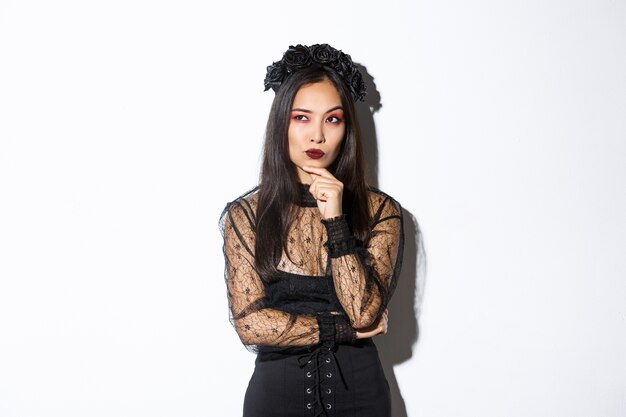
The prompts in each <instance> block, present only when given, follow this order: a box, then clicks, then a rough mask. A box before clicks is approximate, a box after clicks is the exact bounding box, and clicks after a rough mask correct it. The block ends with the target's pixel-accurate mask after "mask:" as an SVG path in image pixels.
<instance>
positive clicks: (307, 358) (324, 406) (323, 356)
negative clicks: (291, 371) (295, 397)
mask: <svg viewBox="0 0 626 417" xmlns="http://www.w3.org/2000/svg"><path fill="white" fill-rule="evenodd" d="M298 362H299V363H300V368H305V367H307V365H311V364H312V369H310V370H308V371H307V372H306V374H305V376H306V380H307V381H308V380H309V378H313V377H315V385H314V386H312V387H311V386H308V384H306V385H307V387H306V393H307V395H310V394H313V391H315V400H314V401H312V402H308V403H307V404H306V407H307V409H308V410H316V409H317V407H318V406H319V411H317V412H316V413H315V414H314V417H319V416H332V415H334V410H333V409H332V407H333V404H332V399H331V400H328V401H326V403H324V402H323V401H322V397H323V396H324V395H327V396H330V397H331V398H333V397H334V395H333V394H334V393H333V391H332V388H331V387H330V386H326V389H324V386H323V385H324V382H326V381H328V382H330V380H331V378H332V377H333V367H332V366H331V365H333V364H334V369H335V370H336V372H337V373H338V374H339V377H340V379H341V382H342V383H343V385H344V387H345V388H346V389H348V385H347V384H346V380H345V378H344V376H343V373H342V372H341V368H340V367H339V361H337V357H336V356H335V352H334V350H333V347H332V346H328V345H326V344H325V345H321V346H319V347H317V348H316V349H315V350H314V351H312V352H311V353H307V354H306V355H302V356H300V357H298ZM324 367H328V368H330V370H328V371H327V372H326V373H324V369H323V368H324ZM328 385H330V384H328Z"/></svg>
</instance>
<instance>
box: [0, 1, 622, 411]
mask: <svg viewBox="0 0 626 417" xmlns="http://www.w3.org/2000/svg"><path fill="white" fill-rule="evenodd" d="M323 42H328V43H330V44H331V45H333V46H335V47H337V48H339V49H342V50H344V51H346V52H348V53H350V54H351V55H352V57H353V59H354V60H355V61H357V62H359V63H360V64H362V65H363V66H364V67H366V69H367V73H368V74H369V75H370V76H371V77H373V82H374V83H375V88H372V87H373V85H370V87H371V88H370V91H372V92H373V94H372V95H371V96H370V102H369V106H371V107H372V108H374V110H376V111H375V112H374V113H373V115H372V113H371V112H369V109H368V105H365V106H360V113H361V115H365V116H366V117H364V125H365V126H364V127H365V130H366V137H367V138H369V140H370V144H369V145H368V156H369V159H370V161H373V162H375V163H377V166H378V172H379V175H378V176H377V178H374V180H377V181H374V182H377V183H378V185H379V187H380V188H381V189H383V190H384V191H386V192H387V193H389V194H391V195H392V196H393V197H395V198H396V199H397V200H399V201H400V202H401V203H402V204H403V206H404V208H405V214H406V216H407V217H406V223H407V224H406V227H407V253H406V256H405V269H404V272H403V274H402V277H401V282H400V284H399V287H398V290H397V292H396V295H395V296H394V300H393V301H392V305H391V315H390V329H389V334H388V335H386V336H383V337H379V338H377V339H376V342H377V344H378V345H379V348H380V352H381V357H382V361H383V364H384V366H385V370H386V372H387V376H388V379H389V382H390V385H391V388H392V391H393V397H394V417H408V416H410V417H438V416H450V417H465V416H467V417H470V416H481V417H501V416H506V417H515V416H519V417H529V416H532V417H554V416H563V417H565V416H567V417H574V416H581V417H582V416H602V417H622V416H624V415H626V353H625V352H626V282H625V279H626V256H624V250H625V249H626V215H625V213H626V117H625V116H626V77H625V75H624V74H626V2H624V1H608V0H603V1H599V0H594V1H592V0H588V1H577V0H554V1H527V0H526V1H522V0H519V1H513V0H505V1H487V0H483V1H475V0H474V1H465V0H456V1H416V2H409V1H385V2H379V1H343V2H334V3H329V2H317V3H312V2H308V3H298V2H293V1H262V2H252V1H250V2H246V3H242V2H232V3H229V5H226V4H225V2H222V3H220V5H219V6H214V5H212V4H211V2H205V1H176V2H174V1H140V0H124V1H121V0H109V1H99V2H98V1H89V2H86V1H78V0H75V1H67V0H59V1H55V2H48V1H28V0H21V1H17V0H12V1H11V0H8V1H7V0H2V1H0V416H2V417H39V416H45V417H48V416H50V417H52V416H59V417H61V416H62V417H79V416H80V417H84V416H90V417H97V416H111V417H112V416H115V417H126V416H129V417H131V416H132V417H136V416H150V417H161V416H168V417H169V416H171V417H178V416H185V417H187V416H188V417H195V416H238V415H241V404H242V400H243V395H244V392H245V389H246V386H247V383H248V380H249V377H250V375H251V373H252V369H253V361H254V355H252V354H250V353H248V352H247V351H246V350H245V348H244V347H243V345H241V343H240V342H239V340H238V338H237V336H236V333H235V332H234V330H233V329H232V328H231V327H230V324H229V322H228V312H227V305H226V290H225V285H224V282H223V259H222V254H221V238H220V235H219V232H218V227H217V220H218V217H219V215H220V212H221V210H222V209H223V207H224V205H225V203H226V202H227V201H229V200H232V199H233V198H235V197H236V196H237V195H239V194H241V193H243V192H244V191H246V190H247V189H249V188H251V187H252V186H254V185H255V184H256V180H257V170H258V163H259V159H260V150H261V144H262V140H263V131H264V125H265V122H266V118H267V114H268V111H269V105H270V103H271V100H272V98H273V93H271V92H265V93H264V92H263V83H262V82H263V78H264V76H265V67H266V66H267V65H269V64H271V62H272V61H274V60H278V59H279V58H280V57H281V55H282V53H283V51H284V50H285V49H286V48H287V47H288V46H289V45H290V44H296V43H304V44H312V43H323ZM370 81H371V80H370ZM376 91H378V93H379V94H380V104H382V107H380V108H379V109H378V108H377V106H376V101H377V100H374V105H372V102H371V98H372V97H373V98H374V99H376V98H377V95H376V94H375V92H376ZM373 141H375V142H373ZM372 142H373V143H372ZM373 167H374V168H375V167H376V165H375V164H374V165H373ZM411 216H413V217H414V220H412V219H411ZM416 239H418V240H420V239H421V244H419V242H417V243H416Z"/></svg>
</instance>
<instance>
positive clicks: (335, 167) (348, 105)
mask: <svg viewBox="0 0 626 417" xmlns="http://www.w3.org/2000/svg"><path fill="white" fill-rule="evenodd" d="M324 80H329V81H330V82H331V83H333V85H334V86H335V88H336V89H337V91H338V92H339V95H340V97H341V104H342V106H343V110H344V120H345V126H346V130H345V136H344V138H343V141H342V143H341V149H340V152H339V155H338V156H337V158H336V159H335V161H334V162H333V163H332V165H331V166H330V167H329V168H328V170H329V171H330V172H331V173H332V174H333V175H334V176H335V177H336V178H337V179H338V180H339V181H341V182H342V183H343V186H344V191H343V212H344V213H345V214H346V215H347V216H346V217H347V220H348V224H349V225H350V227H351V230H352V233H353V234H354V236H355V237H356V238H357V239H359V240H360V241H361V242H364V243H365V242H366V241H367V238H368V229H369V220H370V219H369V209H368V199H367V184H366V181H365V175H364V167H363V150H362V146H361V137H360V130H359V123H358V120H357V117H356V112H355V109H354V103H353V101H352V96H351V93H350V90H349V88H348V86H347V85H346V84H345V82H344V80H343V79H342V78H341V77H340V76H339V75H338V74H337V73H336V72H335V71H333V70H332V69H331V68H328V67H325V66H321V65H312V66H310V67H308V68H305V69H302V70H299V71H297V72H294V73H293V74H291V75H290V76H289V77H288V78H287V79H286V80H285V81H284V82H283V84H282V85H281V86H280V88H279V89H278V91H277V92H276V96H275V97H274V101H273V103H272V108H271V110H270V114H269V118H268V121H267V127H266V131H265V145H264V150H263V163H262V165H261V172H260V179H259V199H258V204H257V213H256V214H257V215H256V220H257V221H256V244H255V263H256V268H257V272H258V273H259V275H260V276H261V277H262V278H263V279H264V280H266V281H268V282H271V281H274V280H276V279H277V276H278V273H277V266H278V263H279V262H280V259H281V256H282V252H283V250H284V249H285V248H284V246H285V240H286V236H287V231H288V229H289V226H290V225H291V222H292V220H293V218H294V216H295V210H296V209H297V207H298V206H296V205H295V203H296V202H297V201H298V199H299V196H300V192H301V191H300V190H301V186H300V184H299V182H298V175H297V171H296V167H295V165H294V164H293V162H291V160H290V158H289V140H288V130H289V122H290V115H291V109H292V106H293V101H294V98H295V96H296V93H297V92H298V91H299V90H300V88H301V87H303V86H305V85H308V84H313V83H317V82H321V81H324ZM285 252H286V250H285Z"/></svg>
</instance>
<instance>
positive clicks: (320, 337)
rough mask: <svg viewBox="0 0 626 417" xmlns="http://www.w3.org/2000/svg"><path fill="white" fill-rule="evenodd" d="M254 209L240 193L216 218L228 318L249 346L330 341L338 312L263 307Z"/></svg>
mask: <svg viewBox="0 0 626 417" xmlns="http://www.w3.org/2000/svg"><path fill="white" fill-rule="evenodd" d="M254 212H255V210H254V208H253V206H252V205H251V203H250V202H249V201H248V200H246V199H239V200H236V201H234V202H232V203H229V204H228V205H227V206H226V209H225V210H224V212H223V213H222V216H221V219H220V227H221V230H222V234H223V237H224V257H225V264H226V265H225V278H226V288H227V296H228V305H229V309H230V321H231V323H232V324H233V326H234V328H235V330H236V331H237V334H238V335H239V338H240V339H241V341H242V342H243V344H244V345H246V346H247V347H248V348H249V349H250V350H252V351H255V350H257V347H258V346H261V345H265V346H285V347H287V346H307V345H315V344H318V343H320V342H322V343H323V342H326V341H331V342H333V343H334V341H335V339H336V336H337V334H339V332H340V331H341V330H342V329H343V327H342V326H341V325H340V323H339V321H338V320H339V318H335V317H329V316H328V315H295V314H290V313H288V312H285V311H281V310H277V309H273V308H267V307H266V298H265V289H264V285H263V281H262V280H261V278H260V276H259V275H258V274H257V272H256V270H255V262H254V247H255V234H254V221H255V217H254ZM345 325H347V326H349V324H348V323H347V322H346V323H345Z"/></svg>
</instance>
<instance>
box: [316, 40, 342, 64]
mask: <svg viewBox="0 0 626 417" xmlns="http://www.w3.org/2000/svg"><path fill="white" fill-rule="evenodd" d="M311 53H312V54H313V60H314V61H315V62H318V63H320V64H328V63H330V62H334V61H336V60H337V58H339V51H338V50H336V49H335V48H333V47H332V46H330V45H329V44H327V43H323V44H321V45H313V46H311Z"/></svg>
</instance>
